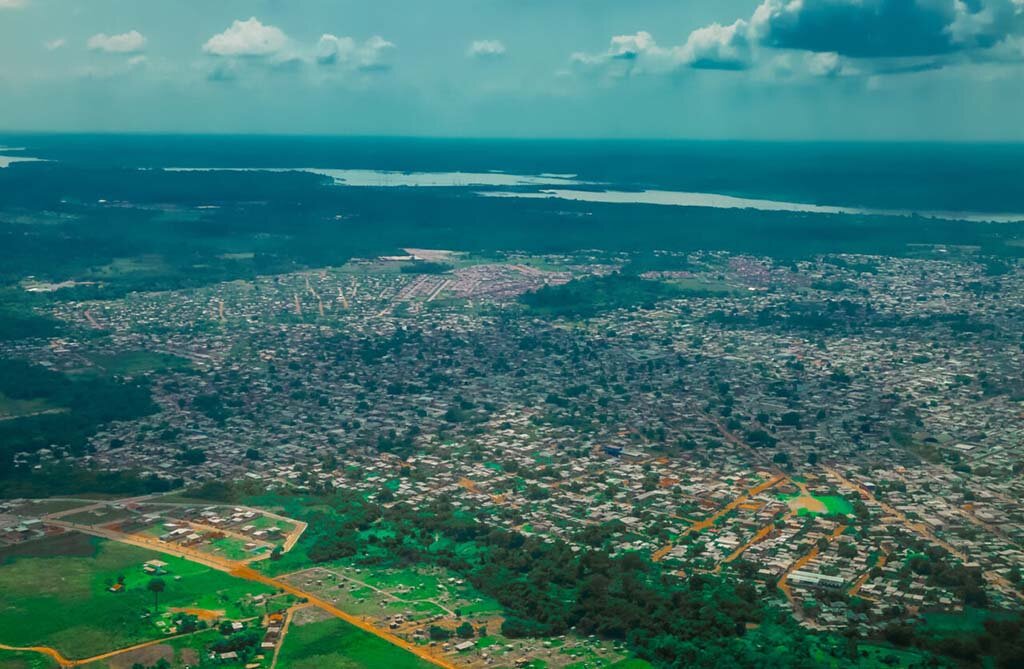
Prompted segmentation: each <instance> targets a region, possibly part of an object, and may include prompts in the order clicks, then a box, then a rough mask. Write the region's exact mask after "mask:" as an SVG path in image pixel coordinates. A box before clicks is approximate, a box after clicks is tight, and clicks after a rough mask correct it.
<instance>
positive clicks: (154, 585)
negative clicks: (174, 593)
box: [146, 578, 167, 613]
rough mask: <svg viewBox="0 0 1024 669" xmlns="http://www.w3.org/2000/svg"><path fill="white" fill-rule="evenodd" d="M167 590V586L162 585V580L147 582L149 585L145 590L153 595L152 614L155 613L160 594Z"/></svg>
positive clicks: (156, 579) (155, 579) (154, 579)
mask: <svg viewBox="0 0 1024 669" xmlns="http://www.w3.org/2000/svg"><path fill="white" fill-rule="evenodd" d="M166 588H167V584H166V583H164V579H162V578H153V579H150V580H149V584H148V585H147V586H146V590H149V591H150V592H152V593H153V613H156V611H157V606H158V604H159V602H160V593H161V592H163V591H164V590H165V589H166Z"/></svg>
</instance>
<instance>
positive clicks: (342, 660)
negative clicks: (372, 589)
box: [278, 618, 434, 669]
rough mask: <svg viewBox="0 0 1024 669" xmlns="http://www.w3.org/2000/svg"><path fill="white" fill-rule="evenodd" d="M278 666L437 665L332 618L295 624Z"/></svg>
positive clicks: (403, 668) (411, 668) (395, 668)
mask: <svg viewBox="0 0 1024 669" xmlns="http://www.w3.org/2000/svg"><path fill="white" fill-rule="evenodd" d="M278 666H280V667H288V669H376V668H377V667H387V668H388V669H430V667H433V666H434V665H432V664H430V663H428V662H426V661H424V660H421V659H419V658H418V657H416V656H415V655H411V654H410V653H407V652H405V651H404V650H402V649H401V648H398V647H397V646H393V645H391V644H390V643H388V642H387V641H384V640H382V639H378V638H377V637H375V636H373V635H372V634H368V633H366V632H363V631H362V630H360V629H358V628H355V627H352V626H351V625H349V624H347V623H345V622H344V621H341V620H338V619H336V618H332V619H330V620H323V621H320V622H311V623H306V624H304V625H296V624H293V625H292V626H291V628H290V629H289V631H288V636H286V637H285V640H284V644H283V645H282V646H281V656H280V659H279V662H278Z"/></svg>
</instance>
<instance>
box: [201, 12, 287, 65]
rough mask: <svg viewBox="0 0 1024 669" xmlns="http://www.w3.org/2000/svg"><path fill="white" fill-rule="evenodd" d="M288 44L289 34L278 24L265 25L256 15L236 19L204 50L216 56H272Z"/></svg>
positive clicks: (206, 45) (210, 40)
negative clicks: (246, 19)
mask: <svg viewBox="0 0 1024 669" xmlns="http://www.w3.org/2000/svg"><path fill="white" fill-rule="evenodd" d="M287 45H288V36H287V35H285V34H284V32H283V31H282V30H281V29H280V28H277V27H276V26H268V25H263V23H261V22H260V21H259V19H257V18H256V17H255V16H254V17H252V18H250V19H249V20H248V21H238V20H236V21H235V22H234V23H232V24H231V27H230V28H228V29H227V30H225V31H224V32H222V33H219V34H217V35H214V36H213V37H211V38H210V39H209V40H207V42H206V44H204V45H203V51H205V52H206V53H208V54H211V55H214V56H270V55H274V54H276V53H279V52H280V51H282V50H283V49H284V48H285V47H286V46H287Z"/></svg>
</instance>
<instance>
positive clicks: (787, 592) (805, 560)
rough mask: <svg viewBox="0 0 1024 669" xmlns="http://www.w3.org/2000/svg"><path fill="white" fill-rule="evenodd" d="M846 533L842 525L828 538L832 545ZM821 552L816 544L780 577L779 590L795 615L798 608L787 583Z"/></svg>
mask: <svg viewBox="0 0 1024 669" xmlns="http://www.w3.org/2000/svg"><path fill="white" fill-rule="evenodd" d="M845 531H846V525H842V524H840V525H836V528H835V529H834V530H832V534H830V535H829V536H828V541H829V543H832V542H833V541H835V540H836V539H837V538H839V535H841V534H842V533H843V532H845ZM819 550H820V549H819V548H818V544H817V543H815V544H814V548H812V549H811V550H809V551H808V552H807V553H806V554H804V555H803V556H802V557H799V558H797V559H796V561H795V562H793V564H791V565H789V568H788V569H786V571H785V573H784V574H782V576H781V577H779V583H778V587H779V590H781V591H782V594H784V595H786V599H787V600H789V605H790V606H792V607H793V612H794V613H798V612H797V606H796V602H795V601H794V599H793V592H792V591H791V590H790V587H789V583H787V582H786V581H787V579H788V578H789V575H790V574H792V573H793V572H794V571H796V570H798V569H801V568H803V567H804V566H805V565H806V564H807V563H808V562H810V561H811V560H813V559H814V558H816V557H818V552H819Z"/></svg>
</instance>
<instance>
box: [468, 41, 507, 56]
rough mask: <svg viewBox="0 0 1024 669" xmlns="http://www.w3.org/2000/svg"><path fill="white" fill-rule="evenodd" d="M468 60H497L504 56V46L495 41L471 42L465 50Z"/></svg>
mask: <svg viewBox="0 0 1024 669" xmlns="http://www.w3.org/2000/svg"><path fill="white" fill-rule="evenodd" d="M466 55H467V56H469V57H470V58H499V57H501V56H504V55H505V45H504V44H503V43H502V42H501V41H499V40H496V39H480V40H475V41H473V42H472V43H471V44H470V45H469V48H468V49H466Z"/></svg>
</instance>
